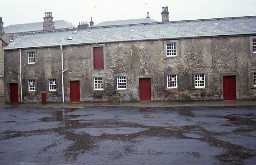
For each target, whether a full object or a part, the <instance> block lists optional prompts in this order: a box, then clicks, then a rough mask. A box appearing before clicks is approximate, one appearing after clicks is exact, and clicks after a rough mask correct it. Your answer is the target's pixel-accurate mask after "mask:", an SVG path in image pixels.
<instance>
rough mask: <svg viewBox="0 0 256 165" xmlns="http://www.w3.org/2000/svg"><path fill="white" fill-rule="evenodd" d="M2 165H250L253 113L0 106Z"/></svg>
mask: <svg viewBox="0 0 256 165" xmlns="http://www.w3.org/2000/svg"><path fill="white" fill-rule="evenodd" d="M0 164H1V165H2V164H3V165H84V164H86V165H135V164H136V165H156V164H158V165H170V164H173V165H188V164H189V165H255V164H256V107H248V108H246V107H240V108H238V107H237V108H234V107H226V108H217V107H215V108H202V107H201V108H197V107H193V108H189V107H186V108H182V107H176V108H156V107H154V108H136V107H130V108H129V107H98V108H93V107H88V108H80V109H45V108H44V109H33V108H17V107H16V108H15V107H9V108H0Z"/></svg>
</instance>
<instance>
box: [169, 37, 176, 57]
mask: <svg viewBox="0 0 256 165" xmlns="http://www.w3.org/2000/svg"><path fill="white" fill-rule="evenodd" d="M166 56H167V57H175V56H177V43H176V42H174V41H172V42H168V43H167V44H166Z"/></svg>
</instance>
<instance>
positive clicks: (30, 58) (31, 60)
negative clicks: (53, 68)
mask: <svg viewBox="0 0 256 165" xmlns="http://www.w3.org/2000/svg"><path fill="white" fill-rule="evenodd" d="M35 63H36V54H35V52H34V51H31V52H28V64H35Z"/></svg>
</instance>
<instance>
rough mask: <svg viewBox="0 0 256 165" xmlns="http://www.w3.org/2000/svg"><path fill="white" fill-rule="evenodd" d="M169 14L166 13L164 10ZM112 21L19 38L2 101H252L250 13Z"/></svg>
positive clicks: (254, 68)
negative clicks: (240, 15) (83, 27)
mask: <svg viewBox="0 0 256 165" xmlns="http://www.w3.org/2000/svg"><path fill="white" fill-rule="evenodd" d="M166 14H167V15H166ZM168 15H169V12H168V8H166V7H164V8H163V11H162V16H163V17H164V18H163V19H162V20H163V21H162V22H148V23H133V24H129V23H128V24H127V23H123V22H122V23H120V24H118V23H116V24H115V25H111V24H108V25H104V26H94V27H92V28H86V29H83V30H78V31H77V30H76V31H65V32H55V33H42V34H31V35H26V36H20V37H18V38H16V39H15V40H14V41H13V42H12V43H10V44H9V45H8V47H6V48H5V75H6V76H5V87H6V88H5V92H6V101H7V102H38V101H40V100H41V92H43V91H46V92H47V95H48V101H49V102H55V101H57V102H62V101H65V102H70V101H71V102H79V101H140V100H152V101H157V100H161V101H162V100H164V101H170V100H223V99H227V100H234V99H256V31H255V29H256V17H254V16H246V17H236V18H216V19H201V20H186V21H169V20H167V19H169V16H168Z"/></svg>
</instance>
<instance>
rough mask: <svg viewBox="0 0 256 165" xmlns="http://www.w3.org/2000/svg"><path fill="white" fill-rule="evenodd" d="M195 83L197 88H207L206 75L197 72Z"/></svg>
mask: <svg viewBox="0 0 256 165" xmlns="http://www.w3.org/2000/svg"><path fill="white" fill-rule="evenodd" d="M194 85H195V88H205V75H204V74H195V75H194Z"/></svg>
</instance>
